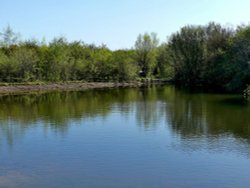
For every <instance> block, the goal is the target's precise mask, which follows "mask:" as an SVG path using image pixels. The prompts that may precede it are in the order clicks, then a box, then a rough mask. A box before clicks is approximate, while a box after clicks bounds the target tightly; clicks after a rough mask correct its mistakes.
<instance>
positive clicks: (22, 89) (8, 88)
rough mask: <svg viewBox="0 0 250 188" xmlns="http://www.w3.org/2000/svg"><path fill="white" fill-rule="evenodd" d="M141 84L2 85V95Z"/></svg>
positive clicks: (137, 83) (138, 84)
mask: <svg viewBox="0 0 250 188" xmlns="http://www.w3.org/2000/svg"><path fill="white" fill-rule="evenodd" d="M142 85H143V83H141V82H128V83H111V82H107V83H103V82H76V83H75V82H72V83H47V84H15V85H0V93H2V94H8V93H10V94H11V93H27V92H44V91H72V90H86V89H94V88H115V87H140V86H142Z"/></svg>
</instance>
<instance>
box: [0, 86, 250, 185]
mask: <svg viewBox="0 0 250 188" xmlns="http://www.w3.org/2000/svg"><path fill="white" fill-rule="evenodd" d="M249 175H250V105H247V104H245V103H244V101H242V100H241V98H240V97H239V96H234V95H221V94H203V93H193V94H192V93H188V92H185V91H181V90H178V89H176V88H175V87H172V86H166V87H165V86H164V87H156V86H155V87H146V88H127V89H124V88H123V89H121V88H120V89H102V90H100V89H99V90H87V91H73V92H52V93H34V94H23V95H5V96H0V187H1V188H34V187H36V188H44V187H46V188H68V187H77V188H78V187H88V188H96V187H108V188H113V187H114V188H120V187H122V188H125V187H126V188H127V187H129V188H133V187H136V188H137V187H144V188H147V187H150V188H152V187H156V188H161V187H164V188H165V187H249V185H250V178H249Z"/></svg>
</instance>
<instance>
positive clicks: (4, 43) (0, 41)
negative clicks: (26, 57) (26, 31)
mask: <svg viewBox="0 0 250 188" xmlns="http://www.w3.org/2000/svg"><path fill="white" fill-rule="evenodd" d="M0 37H1V38H0V46H1V47H10V46H11V45H13V44H17V43H18V41H19V38H20V36H19V34H18V33H15V32H14V31H13V30H12V28H11V27H10V26H9V25H8V26H7V27H6V28H4V29H3V31H2V32H0Z"/></svg>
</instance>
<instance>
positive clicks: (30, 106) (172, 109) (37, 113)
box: [0, 86, 250, 145]
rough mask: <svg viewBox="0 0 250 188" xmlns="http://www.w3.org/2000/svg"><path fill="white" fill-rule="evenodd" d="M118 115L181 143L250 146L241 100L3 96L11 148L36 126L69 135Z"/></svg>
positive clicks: (4, 132)
mask: <svg viewBox="0 0 250 188" xmlns="http://www.w3.org/2000/svg"><path fill="white" fill-rule="evenodd" d="M113 112H118V113H119V114H122V116H124V117H126V116H129V114H130V115H131V114H132V115H134V116H135V119H136V121H137V125H138V126H140V127H143V129H145V130H147V129H157V126H159V125H160V124H165V125H166V126H167V128H171V130H172V131H173V132H174V133H175V134H177V135H180V137H181V138H182V139H200V138H204V137H209V138H211V139H210V141H211V140H212V138H219V137H222V136H223V135H232V136H233V137H234V138H236V139H238V140H242V139H243V140H244V142H248V143H249V142H250V116H249V114H250V107H249V106H248V105H246V104H244V103H242V102H241V101H240V98H239V97H238V96H227V95H213V94H190V93H186V92H183V91H180V90H177V89H175V88H174V87H170V86H167V87H152V88H137V89H112V90H89V91H82V92H53V93H45V94H29V95H8V96H1V97H0V140H1V142H7V143H8V144H9V145H12V144H13V143H14V142H15V140H17V139H20V138H22V136H23V135H24V134H25V132H26V131H28V130H29V129H31V128H32V127H34V126H37V125H43V127H44V129H45V130H46V129H49V130H54V131H57V132H59V133H63V134H67V130H68V128H69V127H70V125H71V122H77V121H81V120H82V119H89V118H95V117H101V118H105V117H107V116H109V115H110V114H111V113H113Z"/></svg>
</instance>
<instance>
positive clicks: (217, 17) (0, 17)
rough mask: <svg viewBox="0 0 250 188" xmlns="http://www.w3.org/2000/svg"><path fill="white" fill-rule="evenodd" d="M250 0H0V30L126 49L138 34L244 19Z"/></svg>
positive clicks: (167, 32)
mask: <svg viewBox="0 0 250 188" xmlns="http://www.w3.org/2000/svg"><path fill="white" fill-rule="evenodd" d="M249 9H250V0H0V29H2V28H4V27H6V26H7V24H9V25H10V26H11V27H12V28H13V29H14V30H15V31H16V32H20V33H21V35H22V38H23V39H27V38H37V39H39V40H41V39H42V38H43V37H45V38H46V40H47V41H50V40H51V39H52V38H53V37H56V36H65V37H66V38H67V39H68V40H69V41H72V40H83V41H84V42H86V43H95V44H97V45H99V44H102V43H104V44H106V45H107V46H108V47H110V48H111V49H118V48H130V47H132V46H133V45H134V42H135V40H136V37H137V35H138V34H139V33H144V32H156V33H157V34H158V36H159V38H160V39H161V41H165V40H166V37H167V36H169V35H170V34H171V33H173V32H175V31H177V30H178V29H180V27H182V26H184V25H186V24H203V25H204V24H207V23H208V22H209V21H215V22H219V23H221V24H223V25H225V24H228V23H231V24H232V25H238V24H241V23H245V24H248V23H249V21H250V11H249Z"/></svg>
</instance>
